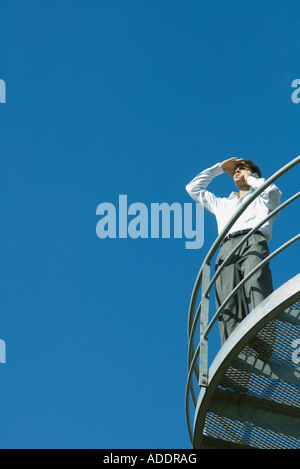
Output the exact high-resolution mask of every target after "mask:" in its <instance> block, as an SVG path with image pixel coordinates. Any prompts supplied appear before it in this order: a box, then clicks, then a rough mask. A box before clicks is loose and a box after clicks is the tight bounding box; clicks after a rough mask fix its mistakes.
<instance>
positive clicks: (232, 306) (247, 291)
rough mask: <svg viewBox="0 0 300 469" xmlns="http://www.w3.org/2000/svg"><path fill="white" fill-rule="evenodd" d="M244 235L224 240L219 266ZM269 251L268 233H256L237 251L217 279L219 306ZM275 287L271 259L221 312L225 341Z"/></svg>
mask: <svg viewBox="0 0 300 469" xmlns="http://www.w3.org/2000/svg"><path fill="white" fill-rule="evenodd" d="M240 240H241V236H238V237H236V238H232V239H229V240H228V241H227V242H226V243H224V244H223V245H222V246H221V248H220V251H219V254H218V257H217V259H216V269H218V268H219V267H220V266H221V265H222V263H223V261H224V260H225V258H226V257H227V256H228V254H229V253H230V252H231V251H232V250H233V248H234V247H235V246H236V245H237V244H238V243H239V242H240ZM268 255H269V248H268V244H267V241H266V239H265V237H264V236H263V235H262V234H260V233H255V234H253V235H252V236H250V238H248V240H247V241H246V242H245V243H244V244H242V246H241V247H240V248H239V249H238V250H237V251H236V253H235V254H234V256H233V257H232V258H231V259H230V261H229V263H228V264H227V265H225V267H224V268H223V269H222V271H221V273H220V275H219V277H218V278H217V280H216V284H215V290H216V306H217V308H219V307H220V306H221V304H222V303H223V301H224V300H225V299H226V298H227V296H228V295H229V294H230V292H231V291H232V290H233V289H234V288H235V287H236V286H237V285H238V283H239V282H240V281H241V280H242V279H243V278H244V277H245V276H246V275H247V274H248V273H249V272H250V271H251V270H252V269H253V268H254V267H256V266H257V265H258V264H259V263H260V262H261V261H262V260H263V259H265V258H266V257H267V256H268ZM272 291H273V283H272V275H271V271H270V268H269V263H267V264H265V265H264V266H263V267H262V268H260V269H258V271H257V272H256V273H255V274H254V275H253V276H252V277H251V278H250V280H248V281H247V282H246V283H245V284H244V285H243V286H242V287H241V289H239V290H238V291H237V293H236V294H235V295H234V296H233V298H232V299H231V300H230V301H229V302H228V303H227V305H226V306H225V308H224V310H223V311H222V312H221V314H220V316H219V328H220V336H221V343H222V345H223V343H224V342H225V340H226V339H227V338H228V337H229V335H230V334H231V333H232V331H234V329H235V328H236V327H237V326H238V325H239V323H240V322H241V321H242V320H243V319H244V318H245V317H246V316H247V314H248V313H249V310H250V311H252V310H253V309H254V308H255V307H256V306H257V305H259V303H261V302H262V301H263V300H264V299H265V298H266V297H267V296H269V295H270V294H271V293H272Z"/></svg>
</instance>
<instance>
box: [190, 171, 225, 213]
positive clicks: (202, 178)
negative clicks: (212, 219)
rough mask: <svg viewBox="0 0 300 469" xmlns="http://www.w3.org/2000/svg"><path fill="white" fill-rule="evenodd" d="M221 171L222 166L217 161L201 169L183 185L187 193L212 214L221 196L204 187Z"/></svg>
mask: <svg viewBox="0 0 300 469" xmlns="http://www.w3.org/2000/svg"><path fill="white" fill-rule="evenodd" d="M222 173H224V171H223V168H222V167H221V166H220V164H219V163H217V164H215V165H214V166H212V167H211V168H208V169H205V170H204V171H202V172H201V173H200V174H198V176H196V177H195V178H194V179H193V180H192V181H191V182H189V184H187V185H186V186H185V188H186V191H187V192H188V194H189V195H190V196H191V197H192V198H193V199H194V200H195V201H196V202H198V203H199V204H200V205H202V206H203V207H204V208H205V209H206V210H208V211H209V212H211V213H213V214H215V212H216V210H217V208H218V205H219V202H220V200H221V198H220V197H216V196H215V195H214V194H212V193H211V192H209V191H208V190H206V187H207V186H208V184H209V183H210V182H211V181H212V180H213V179H214V178H215V177H216V176H219V175H220V174H222Z"/></svg>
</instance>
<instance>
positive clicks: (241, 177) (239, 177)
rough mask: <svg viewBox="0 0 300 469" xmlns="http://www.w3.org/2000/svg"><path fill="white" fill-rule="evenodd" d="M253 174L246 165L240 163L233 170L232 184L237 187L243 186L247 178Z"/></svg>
mask: <svg viewBox="0 0 300 469" xmlns="http://www.w3.org/2000/svg"><path fill="white" fill-rule="evenodd" d="M250 175H253V173H252V171H251V170H250V169H249V168H247V167H246V166H243V165H240V166H237V168H236V169H235V171H234V175H233V180H234V184H235V185H236V187H237V188H238V189H240V188H242V187H244V186H245V185H248V184H247V178H248V177H249V176H250Z"/></svg>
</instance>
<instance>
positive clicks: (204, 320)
mask: <svg viewBox="0 0 300 469" xmlns="http://www.w3.org/2000/svg"><path fill="white" fill-rule="evenodd" d="M209 281H210V265H209V264H206V263H205V264H203V276H202V298H201V316H200V353H199V386H207V385H208V338H207V337H206V338H205V337H204V333H205V331H206V328H207V326H208V319H209V294H207V295H206V296H205V295H204V294H205V292H206V289H207V287H208V285H209Z"/></svg>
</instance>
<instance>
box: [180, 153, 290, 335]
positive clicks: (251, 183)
mask: <svg viewBox="0 0 300 469" xmlns="http://www.w3.org/2000/svg"><path fill="white" fill-rule="evenodd" d="M222 174H227V175H229V176H230V177H232V178H233V182H234V184H235V186H236V187H237V189H238V192H232V193H231V194H230V196H229V197H228V198H225V197H217V196H216V195H214V194H213V193H211V192H209V191H208V190H207V189H206V188H207V186H208V184H209V183H210V182H211V181H212V179H213V178H215V177H217V176H220V175H222ZM264 181H265V179H264V178H262V177H261V171H260V169H259V168H258V166H256V164H255V163H253V161H251V160H244V159H243V158H229V159H227V160H225V161H223V162H222V163H217V164H215V165H214V166H212V167H211V168H208V169H206V170H205V171H202V172H201V173H200V174H198V176H196V177H195V178H194V179H193V180H192V181H191V182H190V183H189V184H188V185H187V186H186V190H187V192H188V193H189V195H190V196H191V197H192V198H193V199H194V200H195V201H196V202H198V203H199V204H201V205H202V206H203V207H204V208H205V209H206V210H208V211H209V212H210V213H212V214H213V215H215V217H216V219H217V225H218V232H219V234H220V233H221V232H222V230H223V228H224V227H225V225H226V224H227V223H228V221H229V219H230V218H232V216H233V215H234V213H235V212H236V211H237V210H238V209H239V207H240V206H241V205H242V204H243V203H244V202H245V201H247V199H248V198H249V197H250V196H251V195H252V194H253V192H254V191H255V189H257V188H258V187H260V186H261V185H262V184H263V183H264ZM220 184H221V179H220ZM281 195H282V194H281V192H280V190H279V189H278V187H276V186H275V185H274V184H271V185H270V186H269V187H267V188H266V189H265V190H264V191H262V193H261V194H260V195H259V196H258V197H257V198H256V199H255V200H254V201H252V202H251V203H250V205H249V206H248V207H247V208H246V210H245V211H244V212H243V213H242V215H241V216H240V217H239V218H238V219H237V221H236V222H235V223H234V225H233V226H232V227H231V228H230V230H229V232H228V233H227V235H226V236H225V238H224V239H223V241H222V243H221V246H220V250H219V253H218V256H217V259H216V269H218V268H219V267H220V266H221V265H222V263H223V262H224V260H225V258H226V257H227V255H228V254H229V253H230V252H231V251H232V250H233V249H234V247H235V246H236V245H237V244H238V243H239V242H240V240H241V237H243V236H244V235H245V234H246V233H248V232H249V231H250V230H251V229H252V228H254V226H255V225H257V224H258V223H259V222H260V221H262V220H263V218H265V217H266V215H268V214H269V213H270V212H271V211H273V210H274V209H275V208H276V207H278V206H279V205H280V197H281ZM274 218H275V217H272V218H271V219H270V220H268V221H267V222H265V223H264V224H263V225H262V226H261V228H260V229H259V231H257V232H255V233H254V234H252V235H251V236H250V237H249V238H248V240H247V241H246V242H245V243H243V244H242V246H241V247H240V248H239V249H238V250H237V251H236V252H235V254H234V256H233V257H232V258H231V260H230V261H229V262H228V263H227V264H226V265H225V266H224V268H223V269H222V270H221V272H220V275H219V277H218V278H217V280H216V284H215V290H216V305H217V308H219V307H220V305H221V304H222V303H223V301H224V300H225V299H226V298H227V296H228V295H229V293H230V292H231V291H232V290H233V289H234V288H235V287H236V286H237V285H238V283H239V282H240V281H241V280H242V279H243V278H244V277H245V276H246V275H247V274H248V273H249V272H250V271H251V270H252V269H253V268H254V267H256V266H257V265H258V264H259V263H260V262H261V261H262V260H263V259H265V258H266V257H267V256H268V255H269V248H268V241H270V240H271V238H272V227H273V222H274ZM272 291H273V284H272V275H271V271H270V267H269V263H267V264H265V265H264V266H263V267H261V268H260V269H258V270H257V271H256V273H255V274H254V275H253V276H252V277H251V278H250V279H249V280H248V281H247V282H246V283H244V285H243V287H242V288H240V289H239V290H238V291H237V293H236V294H235V295H234V296H233V297H232V299H231V300H230V301H229V302H228V303H227V304H226V306H225V308H224V310H223V311H222V312H221V314H220V316H219V328H220V336H221V343H222V344H223V343H224V342H225V340H226V339H227V338H228V337H229V335H230V334H231V333H232V332H233V330H234V329H235V328H236V327H237V326H238V324H239V323H240V322H241V321H242V320H243V319H244V318H245V317H246V315H247V314H248V312H249V310H250V311H251V310H253V309H254V308H255V307H256V306H257V305H258V304H259V303H261V302H262V301H263V300H264V299H265V298H266V297H267V296H269V295H270V293H272Z"/></svg>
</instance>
